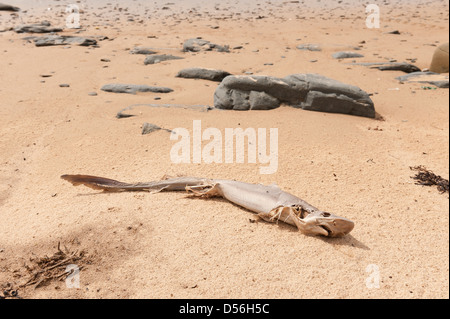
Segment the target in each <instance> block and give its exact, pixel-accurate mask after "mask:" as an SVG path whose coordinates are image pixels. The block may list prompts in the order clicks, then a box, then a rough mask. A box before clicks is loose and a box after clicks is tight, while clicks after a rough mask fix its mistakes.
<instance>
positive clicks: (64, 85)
mask: <svg viewBox="0 0 450 319" xmlns="http://www.w3.org/2000/svg"><path fill="white" fill-rule="evenodd" d="M59 87H62V88H68V87H70V85H69V84H67V83H62V84H60V85H59Z"/></svg>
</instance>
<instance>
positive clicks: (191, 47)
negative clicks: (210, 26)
mask: <svg viewBox="0 0 450 319" xmlns="http://www.w3.org/2000/svg"><path fill="white" fill-rule="evenodd" d="M199 51H218V52H230V46H229V45H218V44H214V43H211V42H209V41H206V40H203V39H201V38H194V39H188V40H186V41H184V43H183V52H199Z"/></svg>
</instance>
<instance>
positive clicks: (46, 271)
mask: <svg viewBox="0 0 450 319" xmlns="http://www.w3.org/2000/svg"><path fill="white" fill-rule="evenodd" d="M57 249H58V251H57V252H56V253H54V254H53V255H52V256H50V257H48V256H44V257H38V258H31V260H30V261H31V262H32V264H31V265H27V266H26V269H27V271H28V273H29V278H28V280H27V281H26V282H25V283H23V284H21V285H20V286H19V288H24V287H27V286H32V285H34V288H35V289H37V288H40V287H43V286H45V285H47V284H49V283H50V282H51V281H53V280H65V279H66V278H67V277H68V276H69V275H71V274H73V273H74V270H71V271H67V268H66V267H67V266H68V265H71V264H77V267H78V271H79V270H81V269H83V268H84V265H82V263H84V261H83V260H85V259H86V257H87V256H86V253H85V252H84V251H80V252H78V251H77V250H76V251H69V250H68V249H67V248H66V247H64V251H63V250H62V249H61V243H59V242H58V246H57Z"/></svg>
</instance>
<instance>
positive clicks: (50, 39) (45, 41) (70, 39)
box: [23, 35, 97, 47]
mask: <svg viewBox="0 0 450 319" xmlns="http://www.w3.org/2000/svg"><path fill="white" fill-rule="evenodd" d="M23 39H24V40H31V41H34V44H35V45H36V46H37V47H46V46H54V45H80V46H91V45H96V44H97V40H95V39H91V38H84V37H75V36H68V35H49V36H42V37H26V38H23Z"/></svg>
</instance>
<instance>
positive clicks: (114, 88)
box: [101, 84, 173, 94]
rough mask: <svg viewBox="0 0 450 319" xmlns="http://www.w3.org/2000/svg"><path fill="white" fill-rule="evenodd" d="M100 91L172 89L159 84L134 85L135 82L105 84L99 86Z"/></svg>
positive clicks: (121, 91) (165, 91)
mask: <svg viewBox="0 0 450 319" xmlns="http://www.w3.org/2000/svg"><path fill="white" fill-rule="evenodd" d="M101 90H102V91H106V92H112V93H128V94H136V93H137V92H154V93H170V92H173V90H172V89H170V88H167V87H159V86H148V85H136V84H106V85H104V86H103V87H102V88H101Z"/></svg>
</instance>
